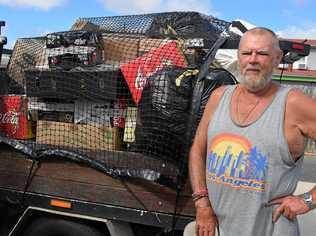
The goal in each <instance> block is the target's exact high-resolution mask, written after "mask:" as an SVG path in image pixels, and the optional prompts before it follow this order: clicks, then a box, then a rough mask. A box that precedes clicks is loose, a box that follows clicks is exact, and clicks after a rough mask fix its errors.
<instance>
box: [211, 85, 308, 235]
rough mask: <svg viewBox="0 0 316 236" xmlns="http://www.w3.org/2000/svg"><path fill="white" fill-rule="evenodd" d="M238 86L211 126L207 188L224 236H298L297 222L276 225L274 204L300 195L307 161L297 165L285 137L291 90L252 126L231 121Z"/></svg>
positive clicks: (222, 103)
mask: <svg viewBox="0 0 316 236" xmlns="http://www.w3.org/2000/svg"><path fill="white" fill-rule="evenodd" d="M234 89H235V86H228V87H227V89H226V90H225V92H224V94H223V96H222V98H221V100H220V102H219V104H218V107H217V108H216V110H215V112H214V114H213V116H212V119H211V121H210V122H209V125H208V145H207V158H206V182H207V186H208V191H209V198H210V201H211V203H212V206H213V208H214V211H215V213H216V215H217V217H218V220H219V228H220V235H221V236H236V235H237V236H261V235H262V236H271V235H272V236H297V235H299V229H298V224H297V221H296V220H295V221H289V220H287V219H286V218H285V217H284V216H282V215H281V217H280V218H279V219H278V221H277V222H276V223H273V222H272V213H273V210H274V209H275V208H276V207H275V206H274V207H272V206H270V207H267V206H265V205H266V203H268V202H269V201H270V200H272V199H274V198H277V197H281V196H286V195H290V194H292V193H293V192H294V190H295V188H296V185H297V182H298V177H299V175H300V174H301V169H302V161H303V158H300V159H299V160H298V161H296V162H295V161H294V160H293V159H292V157H291V155H290V152H289V148H288V144H287V142H286V140H285V135H284V112H285V103H286V98H287V94H288V92H289V88H285V87H282V86H280V88H279V89H278V91H277V93H276V95H275V96H274V98H273V100H272V102H271V104H269V106H268V107H267V108H266V110H265V111H264V112H263V113H262V114H261V116H260V117H259V118H258V119H257V120H256V121H254V122H253V123H251V124H250V125H247V126H239V125H237V124H236V123H234V121H233V120H232V119H231V114H230V103H231V96H232V93H233V91H234Z"/></svg>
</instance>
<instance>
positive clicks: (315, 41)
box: [285, 39, 316, 46]
mask: <svg viewBox="0 0 316 236" xmlns="http://www.w3.org/2000/svg"><path fill="white" fill-rule="evenodd" d="M285 40H290V41H293V42H300V43H301V42H304V41H305V40H306V41H305V43H306V44H309V45H311V46H316V39H285Z"/></svg>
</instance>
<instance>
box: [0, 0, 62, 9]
mask: <svg viewBox="0 0 316 236" xmlns="http://www.w3.org/2000/svg"><path fill="white" fill-rule="evenodd" d="M65 1H66V0H0V4H1V5H7V6H10V7H22V8H39V9H41V10H49V9H51V8H53V7H57V6H60V5H62V4H63V3H64V2H65Z"/></svg>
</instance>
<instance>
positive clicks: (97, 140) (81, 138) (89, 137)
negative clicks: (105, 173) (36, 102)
mask: <svg viewBox="0 0 316 236" xmlns="http://www.w3.org/2000/svg"><path fill="white" fill-rule="evenodd" d="M36 143H37V144H47V145H52V146H57V147H58V148H63V147H70V148H72V149H90V150H119V149H120V147H121V141H120V137H119V132H118V128H110V127H106V126H102V125H97V124H95V125H91V124H90V125H86V124H72V123H64V122H54V121H43V120H40V121H38V122H37V132H36Z"/></svg>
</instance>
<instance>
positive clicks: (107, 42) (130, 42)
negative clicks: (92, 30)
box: [101, 36, 139, 64]
mask: <svg viewBox="0 0 316 236" xmlns="http://www.w3.org/2000/svg"><path fill="white" fill-rule="evenodd" d="M101 44H102V48H103V60H104V63H106V64H121V63H125V62H128V61H130V60H133V59H134V58H136V57H137V56H138V48H139V39H137V38H129V37H123V36H111V37H105V38H103V39H102V42H101Z"/></svg>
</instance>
